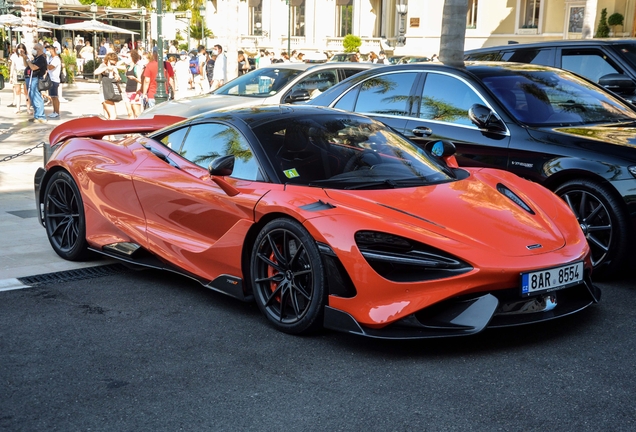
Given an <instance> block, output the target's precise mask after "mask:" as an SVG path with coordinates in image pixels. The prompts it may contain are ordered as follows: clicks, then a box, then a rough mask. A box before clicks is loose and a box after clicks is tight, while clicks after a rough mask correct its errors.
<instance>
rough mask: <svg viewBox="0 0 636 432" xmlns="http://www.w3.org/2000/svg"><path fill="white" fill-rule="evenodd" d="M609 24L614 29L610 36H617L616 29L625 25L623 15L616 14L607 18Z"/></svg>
mask: <svg viewBox="0 0 636 432" xmlns="http://www.w3.org/2000/svg"><path fill="white" fill-rule="evenodd" d="M607 24H608V25H609V26H610V27H611V28H612V33H611V35H610V36H614V35H615V34H616V30H615V27H616V26H622V25H623V15H622V14H621V13H619V12H615V13H613V14H611V15H610V16H609V18H607Z"/></svg>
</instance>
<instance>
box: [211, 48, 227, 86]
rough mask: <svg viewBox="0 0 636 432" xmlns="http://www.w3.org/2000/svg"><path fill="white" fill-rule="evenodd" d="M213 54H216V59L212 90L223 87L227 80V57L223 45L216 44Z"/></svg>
mask: <svg viewBox="0 0 636 432" xmlns="http://www.w3.org/2000/svg"><path fill="white" fill-rule="evenodd" d="M212 55H215V56H216V60H215V61H214V75H213V78H212V90H216V89H218V88H219V87H221V86H222V85H223V84H225V82H226V81H227V57H226V55H225V53H224V52H223V47H222V46H221V45H218V44H217V45H214V49H213V50H212Z"/></svg>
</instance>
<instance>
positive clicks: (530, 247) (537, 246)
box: [526, 243, 543, 250]
mask: <svg viewBox="0 0 636 432" xmlns="http://www.w3.org/2000/svg"><path fill="white" fill-rule="evenodd" d="M526 247H527V248H528V249H530V250H532V249H539V248H540V247H543V246H541V245H540V244H539V243H537V244H531V245H528V246H526Z"/></svg>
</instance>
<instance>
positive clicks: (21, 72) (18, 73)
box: [15, 70, 24, 81]
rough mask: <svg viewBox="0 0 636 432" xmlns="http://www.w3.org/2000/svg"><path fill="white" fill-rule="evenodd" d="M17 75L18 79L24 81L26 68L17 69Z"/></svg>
mask: <svg viewBox="0 0 636 432" xmlns="http://www.w3.org/2000/svg"><path fill="white" fill-rule="evenodd" d="M15 76H16V79H17V80H18V81H24V70H16V71H15Z"/></svg>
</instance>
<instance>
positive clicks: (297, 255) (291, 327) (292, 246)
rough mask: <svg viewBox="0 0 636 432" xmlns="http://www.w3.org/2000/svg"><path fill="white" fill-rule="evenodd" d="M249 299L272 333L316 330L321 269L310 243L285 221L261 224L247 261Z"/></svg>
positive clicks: (321, 305)
mask: <svg viewBox="0 0 636 432" xmlns="http://www.w3.org/2000/svg"><path fill="white" fill-rule="evenodd" d="M250 270H251V279H252V287H253V288H252V290H253V294H254V299H255V301H256V303H257V305H258V307H259V309H260V310H261V312H263V314H264V315H265V316H266V317H267V319H268V320H269V321H270V322H271V323H272V324H273V325H274V327H276V328H277V329H278V330H280V331H283V332H285V333H290V334H304V333H309V332H312V331H315V330H316V329H318V328H320V327H322V318H323V313H324V307H325V304H326V288H325V269H324V266H323V263H322V259H321V258H320V252H319V251H318V247H317V245H316V242H315V241H314V239H313V238H312V237H311V235H310V234H309V232H307V230H306V229H305V228H303V226H302V225H301V224H300V223H298V222H296V221H294V220H290V219H285V218H280V219H274V220H272V221H270V222H269V223H267V225H265V226H264V227H263V229H262V230H261V232H260V233H259V234H258V236H257V238H256V241H255V242H254V248H253V249H252V256H251V266H250Z"/></svg>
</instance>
